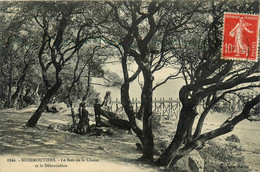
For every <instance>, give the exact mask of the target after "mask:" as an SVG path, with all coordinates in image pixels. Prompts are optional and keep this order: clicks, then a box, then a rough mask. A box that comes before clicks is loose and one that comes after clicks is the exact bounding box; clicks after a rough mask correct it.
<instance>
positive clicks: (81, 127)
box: [77, 102, 90, 134]
mask: <svg viewBox="0 0 260 172" xmlns="http://www.w3.org/2000/svg"><path fill="white" fill-rule="evenodd" d="M80 107H81V115H80V120H79V123H78V126H77V132H78V133H79V134H86V133H89V132H90V127H89V118H88V115H89V113H88V111H87V110H86V106H85V103H84V102H82V103H80Z"/></svg>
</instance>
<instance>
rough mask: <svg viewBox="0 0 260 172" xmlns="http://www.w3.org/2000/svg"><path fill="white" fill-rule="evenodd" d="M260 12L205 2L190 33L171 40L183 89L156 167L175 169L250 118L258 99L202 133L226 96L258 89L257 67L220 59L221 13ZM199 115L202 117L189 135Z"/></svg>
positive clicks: (237, 5)
mask: <svg viewBox="0 0 260 172" xmlns="http://www.w3.org/2000/svg"><path fill="white" fill-rule="evenodd" d="M256 7H257V8H256ZM258 7H259V4H258V2H256V1H249V2H247V1H244V2H233V1H232V2H226V1H223V2H222V1H212V2H206V5H205V10H204V11H203V12H202V13H197V14H196V15H195V16H194V18H193V19H192V20H193V23H192V24H191V25H190V27H192V29H190V30H189V32H182V33H180V34H176V35H174V36H173V37H172V38H173V39H174V41H173V44H174V45H173V47H175V48H174V50H173V53H174V54H175V59H177V62H178V63H179V65H180V66H181V72H182V74H183V78H184V80H185V83H186V84H185V85H184V86H183V87H182V88H181V90H180V91H179V98H180V101H181V104H182V108H181V112H180V117H179V121H178V125H177V129H176V133H175V135H174V137H173V139H172V142H171V143H170V145H169V146H168V147H167V149H166V150H165V151H164V153H163V154H162V155H161V156H160V157H159V159H158V160H157V162H156V163H157V164H159V165H163V166H172V165H174V164H175V163H176V162H177V161H178V160H179V159H181V158H182V157H183V156H185V155H187V154H188V153H189V152H191V151H192V150H194V149H197V148H199V147H201V146H202V145H203V144H204V143H205V142H206V141H208V140H210V139H213V138H216V137H218V136H220V135H223V134H226V133H228V132H230V131H232V130H233V128H234V126H235V125H236V124H238V123H239V122H240V121H242V120H244V119H249V118H250V117H252V115H253V114H254V113H252V111H253V110H252V109H253V108H254V107H255V106H256V105H257V104H258V103H259V98H260V97H259V95H257V96H255V97H254V98H253V99H251V100H249V101H248V102H247V103H245V105H244V108H243V110H242V112H241V113H240V114H239V115H237V116H235V117H233V119H229V120H227V121H226V122H225V123H224V124H223V125H221V126H220V127H219V128H217V129H216V130H213V131H209V132H206V133H202V132H201V130H202V127H203V123H204V120H205V118H206V116H207V114H208V113H209V110H210V109H212V107H213V106H214V105H215V104H216V103H217V102H219V101H221V100H223V99H225V96H226V95H228V94H231V93H235V92H238V91H241V90H245V89H249V88H255V87H259V72H260V71H259V62H249V61H226V60H222V59H221V55H220V52H221V38H222V29H221V27H222V24H223V23H222V20H223V14H224V12H225V11H234V12H235V11H237V12H245V13H258V12H259V9H258ZM203 101H204V102H206V103H205V107H204V111H203V112H202V113H201V114H200V113H199V112H198V111H197V110H198V106H199V104H201V103H202V102H203ZM197 116H199V117H200V118H199V122H198V123H197V126H196V130H195V133H193V130H192V129H193V126H194V125H195V117H197Z"/></svg>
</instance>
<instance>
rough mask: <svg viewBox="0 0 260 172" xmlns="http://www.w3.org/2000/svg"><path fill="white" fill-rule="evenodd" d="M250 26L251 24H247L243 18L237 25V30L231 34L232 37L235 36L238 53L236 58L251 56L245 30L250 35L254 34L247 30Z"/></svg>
mask: <svg viewBox="0 0 260 172" xmlns="http://www.w3.org/2000/svg"><path fill="white" fill-rule="evenodd" d="M250 25H251V24H250V23H247V22H245V20H244V18H243V17H241V18H240V20H239V23H237V25H236V26H235V28H234V29H233V30H232V31H231V32H230V33H229V35H230V36H231V37H234V36H235V51H236V53H237V54H236V56H239V55H240V54H246V56H248V54H249V46H248V42H247V39H246V35H245V32H244V30H245V31H247V32H248V33H253V31H250V30H249V29H248V28H247V26H250Z"/></svg>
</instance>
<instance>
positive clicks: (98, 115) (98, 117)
mask: <svg viewBox="0 0 260 172" xmlns="http://www.w3.org/2000/svg"><path fill="white" fill-rule="evenodd" d="M104 103H105V100H104V101H103V103H102V104H100V103H99V99H98V98H96V99H95V104H94V111H95V120H96V127H100V126H101V114H102V113H103V111H102V109H101V107H102V106H103V105H104Z"/></svg>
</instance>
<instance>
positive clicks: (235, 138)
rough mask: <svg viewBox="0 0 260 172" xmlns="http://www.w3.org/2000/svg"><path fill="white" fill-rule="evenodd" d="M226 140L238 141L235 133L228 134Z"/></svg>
mask: <svg viewBox="0 0 260 172" xmlns="http://www.w3.org/2000/svg"><path fill="white" fill-rule="evenodd" d="M226 141H229V142H237V143H240V139H239V137H238V136H237V135H235V134H232V135H231V136H228V137H227V138H226Z"/></svg>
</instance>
